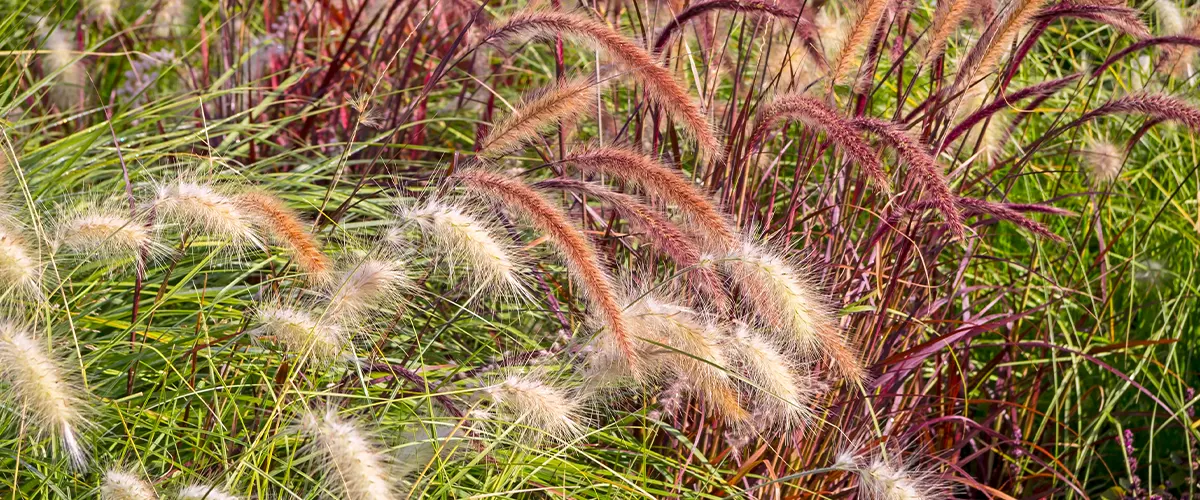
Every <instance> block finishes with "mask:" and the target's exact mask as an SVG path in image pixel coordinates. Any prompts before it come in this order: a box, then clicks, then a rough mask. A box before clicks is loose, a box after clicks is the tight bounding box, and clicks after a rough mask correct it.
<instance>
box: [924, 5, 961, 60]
mask: <svg viewBox="0 0 1200 500" xmlns="http://www.w3.org/2000/svg"><path fill="white" fill-rule="evenodd" d="M970 6H971V2H970V1H969V0H943V1H940V2H938V3H937V8H936V10H934V11H933V24H931V25H930V26H929V30H928V32H927V33H926V35H925V39H926V40H928V42H927V45H926V47H927V48H926V49H925V59H924V60H923V61H922V62H921V63H922V65H924V64H927V63H929V62H930V61H932V60H934V59H936V58H937V57H938V56H941V55H942V53H943V52H944V51H945V49H946V42H947V41H948V40H949V39H950V35H953V34H954V31H955V30H957V29H958V26H959V25H961V24H962V22H963V19H965V18H966V15H967V11H968V10H970Z"/></svg>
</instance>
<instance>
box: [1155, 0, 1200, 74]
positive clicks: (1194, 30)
mask: <svg viewBox="0 0 1200 500" xmlns="http://www.w3.org/2000/svg"><path fill="white" fill-rule="evenodd" d="M1154 8H1155V10H1156V11H1157V12H1158V25H1159V31H1160V32H1161V33H1162V34H1164V35H1167V36H1171V37H1196V36H1197V35H1200V17H1196V16H1192V17H1191V18H1189V16H1185V15H1184V14H1183V12H1182V11H1181V10H1180V9H1179V6H1178V5H1176V3H1175V2H1174V1H1173V0H1155V2H1154ZM1195 62H1196V47H1195V46H1194V45H1191V44H1178V45H1168V46H1166V47H1164V48H1163V51H1162V59H1160V60H1159V62H1158V64H1156V65H1155V66H1156V68H1159V69H1165V70H1166V71H1168V72H1170V73H1171V74H1172V75H1175V76H1176V77H1178V78H1191V76H1192V74H1193V73H1194V72H1195V68H1196V67H1195Z"/></svg>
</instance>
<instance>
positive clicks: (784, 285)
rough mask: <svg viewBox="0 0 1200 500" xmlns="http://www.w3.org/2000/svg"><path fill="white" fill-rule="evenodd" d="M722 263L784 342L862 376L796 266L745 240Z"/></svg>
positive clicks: (819, 299) (820, 299)
mask: <svg viewBox="0 0 1200 500" xmlns="http://www.w3.org/2000/svg"><path fill="white" fill-rule="evenodd" d="M722 262H723V263H724V265H725V267H726V269H727V270H728V272H729V274H730V277H731V279H732V281H733V283H735V284H736V285H737V286H738V287H739V288H740V289H741V290H742V294H743V298H745V300H746V301H747V303H748V304H749V305H750V306H751V309H752V310H753V311H754V312H755V314H757V315H758V317H759V319H760V320H761V321H762V322H763V323H764V324H766V325H767V326H768V327H770V328H772V329H776V330H778V331H779V333H780V335H781V338H780V339H779V340H780V341H782V342H784V343H785V345H789V346H795V347H796V348H797V349H799V350H800V352H802V353H805V354H806V355H810V356H811V355H819V356H821V357H825V358H827V359H828V360H829V362H830V365H831V368H832V369H833V370H834V371H836V372H837V373H839V374H841V375H842V376H844V377H846V378H848V379H850V380H851V381H856V382H857V381H862V380H863V379H864V378H865V377H866V374H865V373H864V369H863V366H862V364H861V363H860V362H859V360H858V355H857V354H856V353H855V352H854V350H853V349H852V348H851V347H850V346H849V345H848V344H847V342H846V340H845V339H843V338H842V335H841V333H840V332H839V331H838V325H837V322H836V321H835V319H834V315H833V311H832V310H831V307H830V305H829V304H828V302H827V300H826V299H825V298H824V297H822V296H821V294H820V293H818V291H817V287H816V285H815V284H814V283H812V282H811V281H810V280H807V279H805V278H804V277H803V275H802V274H801V271H800V269H798V268H797V267H796V266H794V265H793V264H792V263H790V262H788V260H787V259H786V258H784V257H782V256H780V255H777V254H775V253H773V252H770V251H768V250H766V249H764V248H763V247H761V246H760V245H758V244H755V243H745V244H743V245H742V246H741V247H740V248H738V249H736V250H735V251H734V252H733V253H732V254H731V255H729V256H728V257H726V258H725V259H723V260H722Z"/></svg>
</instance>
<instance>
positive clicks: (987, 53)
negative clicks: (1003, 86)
mask: <svg viewBox="0 0 1200 500" xmlns="http://www.w3.org/2000/svg"><path fill="white" fill-rule="evenodd" d="M1047 1H1048V0H1014V1H1013V2H1012V5H1011V6H1010V8H1009V9H1008V10H1007V11H1005V12H1004V13H1002V14H1000V16H1002V17H1001V18H1000V19H999V20H997V21H995V22H993V23H992V24H990V25H988V27H987V29H985V30H984V32H983V34H981V35H980V36H979V40H977V41H976V42H975V45H973V46H971V50H970V51H968V52H967V55H966V57H964V58H963V62H962V63H961V64H959V66H958V73H957V74H956V75H955V76H954V83H953V84H952V85H950V86H949V87H948V88H947V90H946V91H944V92H943V95H946V96H949V97H951V98H956V97H957V96H958V95H959V94H960V93H961V92H962V91H964V90H966V89H967V88H968V87H969V86H973V85H975V84H976V80H977V79H979V77H981V76H983V75H987V74H989V73H991V72H992V70H994V69H996V65H997V64H999V62H1000V59H1001V58H1002V57H1003V56H1004V54H1006V53H1007V52H1008V51H1009V49H1010V47H1011V45H1012V42H1013V40H1014V39H1015V38H1016V36H1017V34H1018V33H1020V31H1021V29H1022V28H1024V27H1025V25H1027V24H1029V22H1030V21H1031V20H1032V19H1033V18H1034V16H1035V15H1037V13H1038V12H1039V11H1040V10H1041V9H1042V6H1043V5H1045V4H1046V2H1047Z"/></svg>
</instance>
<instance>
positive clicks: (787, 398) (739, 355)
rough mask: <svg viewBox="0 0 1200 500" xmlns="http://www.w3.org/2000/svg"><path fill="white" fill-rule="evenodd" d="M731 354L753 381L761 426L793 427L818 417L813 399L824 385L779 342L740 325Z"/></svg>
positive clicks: (734, 334)
mask: <svg viewBox="0 0 1200 500" xmlns="http://www.w3.org/2000/svg"><path fill="white" fill-rule="evenodd" d="M730 346H731V348H730V349H729V357H730V358H731V359H733V360H734V362H735V366H737V367H738V369H739V370H740V371H741V373H742V375H743V376H745V378H746V379H747V380H749V381H750V382H751V383H752V384H753V387H752V393H753V394H754V396H753V398H752V401H753V408H754V410H755V413H754V419H755V421H757V422H758V425H759V427H760V428H772V427H773V428H778V429H781V430H785V431H786V430H790V429H794V428H797V427H801V426H805V425H809V424H810V423H811V422H812V421H813V420H815V418H816V410H817V409H816V407H815V406H814V402H813V399H814V398H815V396H816V395H817V393H818V392H819V391H820V390H821V384H820V383H819V382H818V381H817V380H815V379H813V378H812V377H811V376H809V375H808V374H807V372H806V371H803V370H802V368H803V367H802V366H800V365H798V364H796V363H795V362H793V361H792V360H791V359H789V357H788V356H787V351H786V350H785V349H784V348H782V347H780V346H779V345H778V344H777V343H776V342H773V341H771V340H770V339H768V338H766V337H764V336H762V335H761V334H759V333H757V332H755V331H753V330H752V329H751V328H750V327H749V326H747V325H744V324H739V325H737V326H736V327H735V328H734V333H733V338H732V339H731V342H730Z"/></svg>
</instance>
